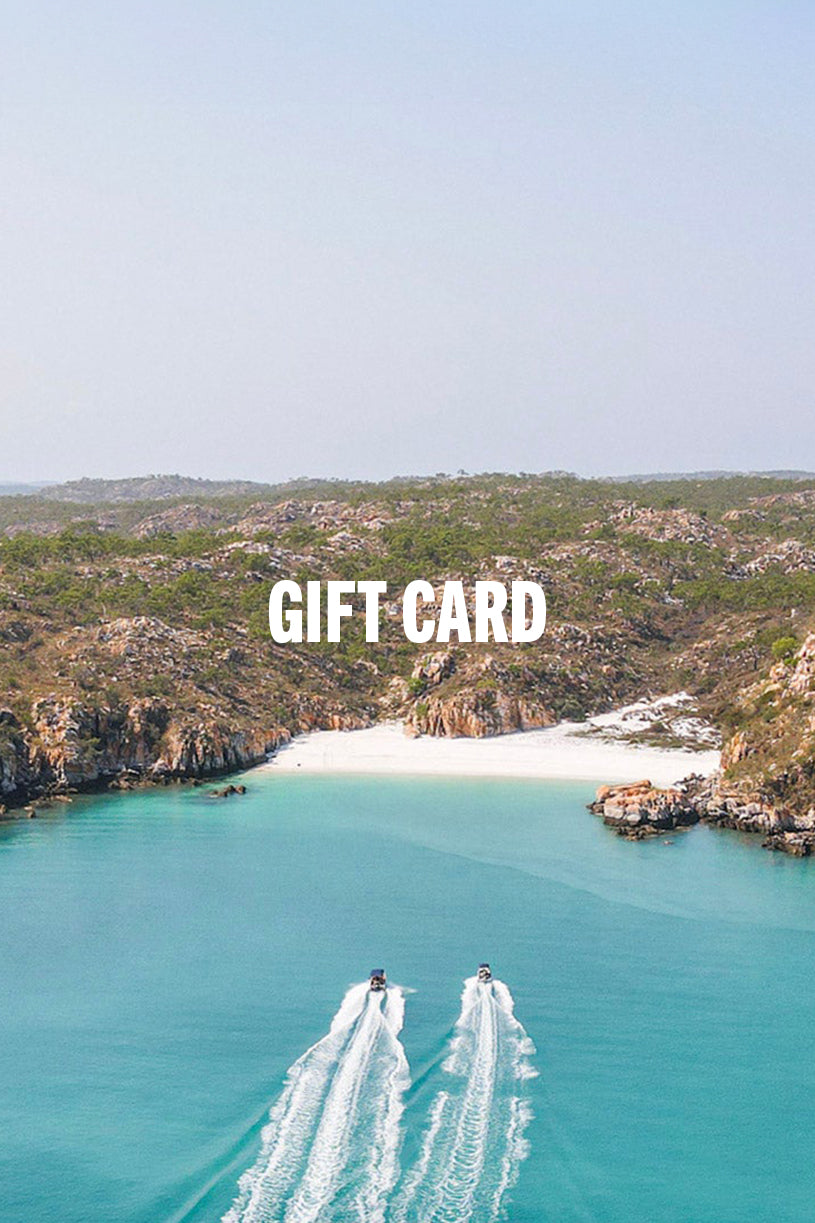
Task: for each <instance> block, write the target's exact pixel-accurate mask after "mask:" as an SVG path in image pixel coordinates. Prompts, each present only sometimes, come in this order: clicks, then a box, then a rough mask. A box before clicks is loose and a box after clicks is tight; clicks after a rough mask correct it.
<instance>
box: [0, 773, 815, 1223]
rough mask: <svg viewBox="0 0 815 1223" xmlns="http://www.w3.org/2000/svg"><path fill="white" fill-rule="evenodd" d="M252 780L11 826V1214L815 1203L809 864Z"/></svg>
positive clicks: (491, 806)
mask: <svg viewBox="0 0 815 1223" xmlns="http://www.w3.org/2000/svg"><path fill="white" fill-rule="evenodd" d="M244 780H245V781H246V782H247V785H248V787H249V790H248V793H247V794H246V795H245V796H243V797H233V798H230V799H228V800H219V801H216V800H213V799H209V798H207V796H206V789H205V788H201V789H192V788H187V787H178V788H176V787H172V788H167V789H162V790H154V791H147V792H143V793H133V794H123V795H115V796H109V797H101V798H88V799H81V800H78V801H76V802H75V803H74V804H73V805H72V806H70V807H67V808H63V807H59V808H57V809H55V810H53V811H51V812H48V813H43V815H42V816H41V818H40V819H38V820H36V821H27V822H16V823H13V824H5V825H3V826H2V827H0V904H1V905H2V921H0V982H2V987H1V988H0V1136H1V1140H0V1220H2V1223H52V1221H53V1220H59V1223H97V1221H98V1223H120V1221H121V1223H124V1221H127V1223H164V1221H166V1223H171V1221H172V1223H181V1221H182V1220H183V1221H186V1223H201V1221H204V1220H210V1221H212V1223H217V1221H218V1220H221V1219H227V1220H228V1221H229V1223H240V1221H245V1223H249V1221H250V1220H251V1221H260V1220H277V1219H280V1220H284V1219H285V1220H289V1221H290V1223H306V1221H311V1223H324V1221H329V1220H331V1221H333V1223H343V1221H346V1220H347V1221H350V1220H354V1221H357V1223H358V1221H359V1220H365V1221H366V1223H367V1221H370V1223H375V1221H376V1220H382V1221H383V1223H419V1221H420V1220H445V1221H447V1223H456V1221H457V1220H462V1221H463V1220H470V1219H471V1220H473V1223H487V1220H492V1219H500V1218H506V1219H508V1220H511V1221H513V1223H540V1221H545V1220H552V1221H557V1223H571V1221H574V1223H584V1221H586V1223H588V1221H589V1220H591V1221H598V1223H600V1221H602V1223H764V1221H765V1220H766V1221H768V1223H769V1221H772V1223H784V1221H790V1223H792V1221H795V1223H803V1221H805V1220H813V1219H815V1173H813V1170H812V1152H813V1149H815V862H811V861H798V860H794V859H790V858H786V857H783V856H781V855H777V854H768V853H765V852H763V851H762V850H761V849H760V848H759V847H758V846H757V845H756V844H755V843H754V842H750V841H749V840H748V839H747V838H745V837H741V836H738V835H736V834H733V833H727V832H715V831H712V830H709V829H695V830H693V831H692V832H690V833H686V834H677V835H674V836H673V837H671V838H669V840H670V841H671V843H670V844H665V843H663V841H662V840H655V841H648V842H643V843H638V844H628V843H626V842H623V841H621V840H619V839H617V838H616V837H614V836H613V835H612V834H611V833H610V832H609V831H608V830H607V829H605V828H604V827H603V825H602V824H601V823H600V821H599V820H597V819H596V818H595V817H593V816H591V815H589V814H588V813H587V812H586V811H585V809H584V804H585V803H586V801H587V800H588V799H589V798H590V797H591V795H592V790H593V787H592V786H591V785H588V784H586V783H580V784H578V783H563V782H557V783H555V782H551V783H544V782H538V781H534V782H533V781H515V782H510V781H484V780H479V781H467V780H462V779H461V778H456V779H438V778H433V779H430V778H427V779H416V780H412V779H407V778H398V779H386V778H377V777H370V776H368V777H359V778H356V777H350V776H344V777H329V776H325V775H323V776H314V775H310V776H297V775H291V774H277V775H276V774H275V772H274V770H269V771H265V772H264V771H255V772H251V773H249V774H247V775H246V777H245V779H244ZM482 960H488V961H489V962H490V963H491V964H492V967H493V972H494V975H495V978H496V980H495V982H494V983H493V984H492V985H490V986H487V987H484V986H480V985H478V984H477V983H476V982H475V981H474V980H473V979H472V978H473V974H474V972H475V969H476V967H477V965H478V963H479V961H482ZM380 965H381V966H384V968H385V970H386V971H387V974H388V979H389V982H391V983H392V984H391V988H390V989H389V990H388V992H387V994H385V995H384V996H382V995H371V994H370V992H369V991H368V990H367V988H366V987H365V981H366V978H367V976H368V973H369V971H370V970H371V969H372V968H373V967H379V966H380Z"/></svg>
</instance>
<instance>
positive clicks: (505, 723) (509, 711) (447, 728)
mask: <svg viewBox="0 0 815 1223" xmlns="http://www.w3.org/2000/svg"><path fill="white" fill-rule="evenodd" d="M408 688H409V690H410V691H412V692H413V693H415V694H418V700H416V701H415V703H413V704H410V703H407V704H406V705H405V707H404V708H403V713H404V716H405V724H406V727H407V729H408V732H409V733H410V732H411V731H412V732H413V733H414V734H421V735H438V736H442V737H446V738H459V737H464V738H472V739H482V738H485V737H486V736H488V735H504V734H509V733H511V732H512V731H517V730H535V729H538V728H539V727H542V726H552V725H554V723H555V722H556V721H557V717H556V716H555V714H554V713H553V711H552V710H551V708H548V707H547V706H546V705H545V704H544V702H543V700H542V699H541V698H540V697H538V696H536V694H535V693H534V692H524V691H523V677H522V676H518V675H515V674H513V672H512V671H510V670H509V668H508V667H507V666H505V665H504V664H502V663H500V662H498V661H497V660H496V659H495V658H494V657H492V656H491V655H487V656H486V657H485V658H483V659H482V660H480V661H474V660H472V659H466V658H465V659H463V660H461V659H459V658H458V657H457V654H456V652H455V650H447V651H441V652H439V653H436V654H430V655H427V656H426V657H425V658H423V659H420V660H419V661H418V662H417V663H416V665H415V667H414V668H413V674H412V676H411V680H410V685H409V686H408Z"/></svg>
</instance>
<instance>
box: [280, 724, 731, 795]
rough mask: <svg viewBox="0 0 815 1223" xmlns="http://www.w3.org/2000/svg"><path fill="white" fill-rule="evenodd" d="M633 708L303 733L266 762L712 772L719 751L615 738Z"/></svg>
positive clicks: (529, 773) (600, 778)
mask: <svg viewBox="0 0 815 1223" xmlns="http://www.w3.org/2000/svg"><path fill="white" fill-rule="evenodd" d="M638 708H639V707H634V706H629V707H628V708H627V709H626V710H620V711H618V713H617V714H614V715H611V714H606V715H602V716H601V717H599V718H596V719H591V720H590V722H588V723H582V724H576V723H561V724H560V725H559V726H553V727H549V728H547V729H545V730H530V731H524V732H521V733H518V734H513V735H500V736H497V737H495V738H487V739H434V738H430V737H427V736H422V737H421V738H410V737H409V736H408V735H406V734H405V733H404V731H403V730H402V727H401V725H399V724H398V723H388V724H385V725H382V726H374V727H371V728H370V729H368V730H355V731H335V730H327V731H315V732H313V733H312V734H308V735H301V736H299V737H298V738H296V739H294V740H293V741H292V742H291V744H289V745H288V746H287V747H284V748H281V749H280V751H279V752H278V753H277V754H276V755H275V756H274V757H273V758H272V760H270V762H269V764H268V765H267V766H266V767H267V768H269V769H273V770H275V771H276V772H295V771H298V770H299V771H301V772H305V773H383V774H412V775H416V776H419V775H423V776H445V775H447V776H468V777H536V778H560V779H565V778H573V779H574V780H587V781H596V782H598V783H601V782H610V783H613V782H628V781H638V780H639V779H641V778H644V777H647V778H650V780H651V781H652V782H653V783H654V784H655V785H661V786H667V785H671V784H672V783H673V782H676V781H678V780H679V779H680V778H682V777H686V776H687V775H688V774H689V773H705V774H706V773H710V772H712V771H713V770H714V769H716V768H718V765H719V751H718V750H717V749H714V748H709V749H706V750H704V751H691V750H686V749H682V748H656V747H645V746H639V745H636V746H632V745H631V744H629V743H627V742H623V741H619V740H615V739H614V734H615V733H616V732H617V731H618V729H619V727H620V726H621V725H623V724H625V723H626V722H630V721H631V719H632V717H634V716H636V712H637V710H638Z"/></svg>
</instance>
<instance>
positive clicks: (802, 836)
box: [761, 832, 815, 858]
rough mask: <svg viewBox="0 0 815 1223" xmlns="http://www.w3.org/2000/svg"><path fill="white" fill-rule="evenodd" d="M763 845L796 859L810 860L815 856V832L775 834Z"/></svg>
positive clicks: (765, 847) (763, 842)
mask: <svg viewBox="0 0 815 1223" xmlns="http://www.w3.org/2000/svg"><path fill="white" fill-rule="evenodd" d="M761 844H762V845H763V847H764V849H773V850H776V851H777V852H779V853H782V854H791V855H792V857H794V858H809V857H810V856H811V855H812V854H815V832H774V833H771V834H770V836H768V837H767V839H766V840H764V841H762V842H761Z"/></svg>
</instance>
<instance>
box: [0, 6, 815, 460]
mask: <svg viewBox="0 0 815 1223" xmlns="http://www.w3.org/2000/svg"><path fill="white" fill-rule="evenodd" d="M0 48H2V49H1V50H0V480H3V481H7V480H21V481H25V480H38V479H40V480H60V479H68V478H76V477H79V476H83V475H88V476H111V477H112V476H116V477H121V476H126V475H136V474H146V473H149V472H173V471H179V472H183V473H185V474H190V475H198V476H208V477H243V478H250V479H257V480H270V481H271V480H282V479H287V478H293V477H297V476H303V475H309V476H338V477H360V478H363V477H364V478H374V479H380V478H386V477H388V476H391V475H395V474H412V473H413V474H424V473H435V472H440V471H448V472H455V471H458V470H462V469H463V470H464V471H468V472H476V471H529V472H536V471H545V470H552V469H564V470H570V471H576V472H578V473H580V474H582V475H601V474H615V473H616V474H620V473H630V472H654V471H682V470H705V469H734V470H764V469H781V468H806V469H815V430H813V428H812V424H813V419H814V418H815V413H814V412H813V406H815V342H813V341H814V340H815V336H814V335H813V324H814V323H815V306H814V305H813V292H814V286H815V241H813V238H815V234H814V233H813V230H815V207H814V206H813V201H815V143H814V140H813V132H815V72H813V68H812V65H813V63H815V4H813V3H812V0H807V2H805V3H788V2H786V0H773V2H772V3H761V4H760V3H750V2H749V0H740V2H738V3H720V2H718V0H707V2H706V3H695V2H693V0H687V2H684V0H683V2H676V3H660V2H659V0H648V2H643V3H627V2H625V0H620V2H619V3H618V2H615V3H613V4H610V3H608V2H604V3H584V2H583V0H568V2H563V3H547V2H546V0H538V2H537V3H520V2H515V0H503V2H501V3H496V0H491V2H490V3H482V2H481V0H468V2H467V3H459V2H458V0H450V2H445V0H433V2H432V3H428V2H425V0H412V2H411V3H410V4H406V3H404V2H403V3H400V4H394V3H390V2H388V0H382V2H379V3H375V4H374V3H370V4H364V3H357V2H356V0H342V2H341V3H335V2H334V0H324V2H323V3H320V4H313V3H310V2H309V0H298V2H297V3H290V2H287V0H281V2H279V3H276V2H275V0H264V3H257V2H255V0H232V2H231V3H215V2H212V0H196V2H195V3H180V2H179V0H161V2H160V3H154V2H145V3H133V2H132V0H116V3H113V4H111V3H110V0H105V2H104V3H101V2H100V3H85V2H83V0H77V3H75V4H72V5H66V4H65V3H64V0H60V3H42V2H40V0H28V2H27V3H25V4H23V3H19V2H18V0H6V2H5V3H4V4H3V5H2V6H0Z"/></svg>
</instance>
